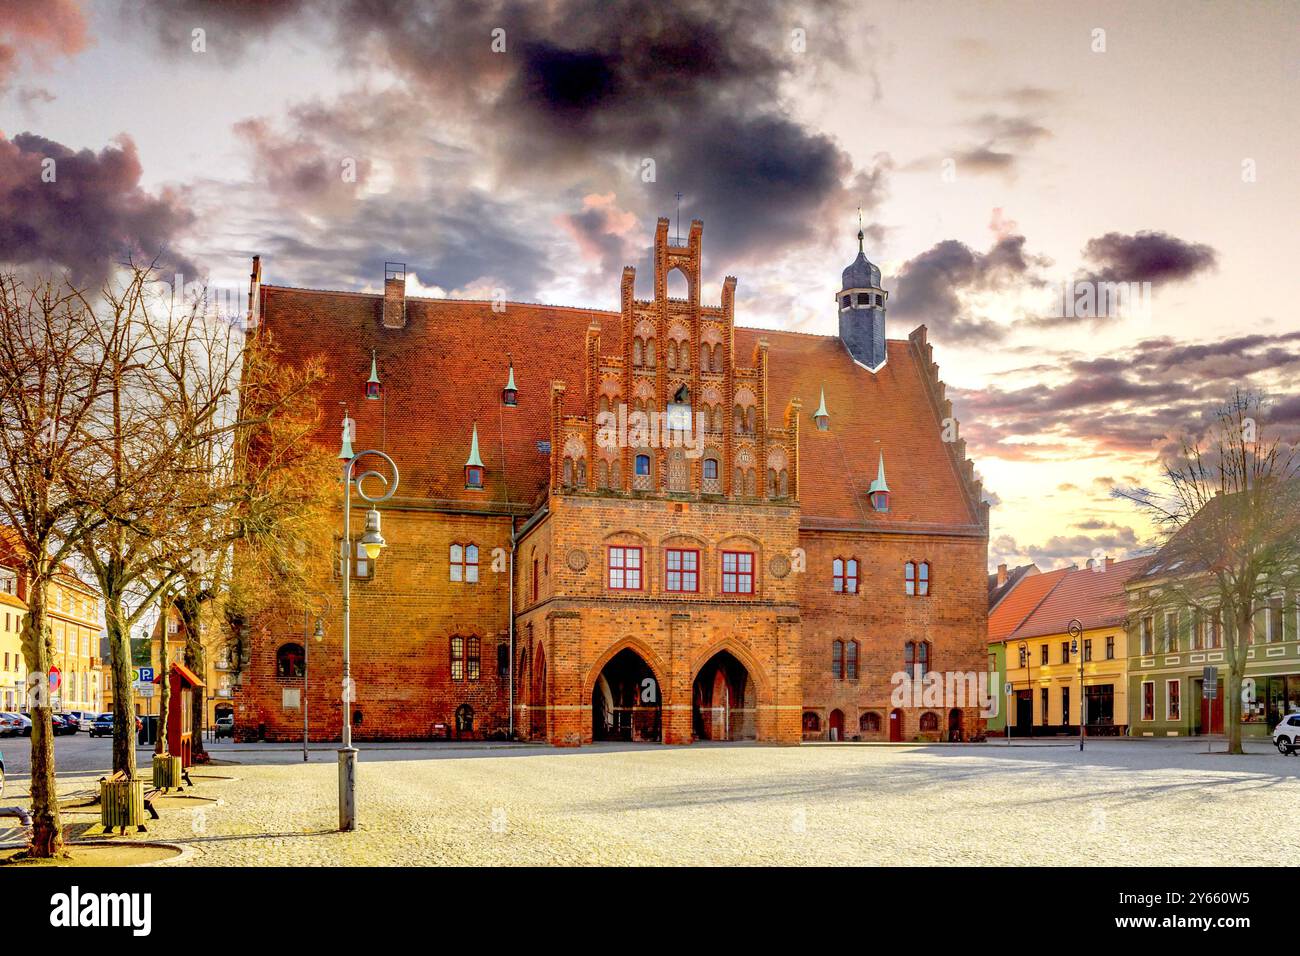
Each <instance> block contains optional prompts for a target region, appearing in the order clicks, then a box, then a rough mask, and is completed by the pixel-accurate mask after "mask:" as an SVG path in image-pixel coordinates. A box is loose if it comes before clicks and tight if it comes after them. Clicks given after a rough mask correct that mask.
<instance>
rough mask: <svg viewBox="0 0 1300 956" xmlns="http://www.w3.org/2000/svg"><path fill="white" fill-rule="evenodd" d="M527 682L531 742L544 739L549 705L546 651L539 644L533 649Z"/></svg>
mask: <svg viewBox="0 0 1300 956" xmlns="http://www.w3.org/2000/svg"><path fill="white" fill-rule="evenodd" d="M530 663H531V666H532V670H531V672H530V674H529V680H530V681H531V682H532V692H531V693H530V694H529V695H528V735H529V736H530V737H531V738H532V739H533V740H544V739H545V738H546V708H547V705H548V704H550V700H548V699H547V691H546V649H545V648H543V647H542V645H541V644H540V643H539V644H538V645H537V646H536V647H535V648H534V649H533V659H532V661H531V662H530Z"/></svg>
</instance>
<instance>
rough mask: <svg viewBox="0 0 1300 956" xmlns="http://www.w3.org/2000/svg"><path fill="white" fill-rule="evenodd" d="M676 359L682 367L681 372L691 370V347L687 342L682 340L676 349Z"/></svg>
mask: <svg viewBox="0 0 1300 956" xmlns="http://www.w3.org/2000/svg"><path fill="white" fill-rule="evenodd" d="M677 361H678V363H679V364H680V365H681V367H682V371H683V372H689V371H690V370H691V347H690V345H689V344H688V343H686V342H682V343H681V345H679V346H678V349H677Z"/></svg>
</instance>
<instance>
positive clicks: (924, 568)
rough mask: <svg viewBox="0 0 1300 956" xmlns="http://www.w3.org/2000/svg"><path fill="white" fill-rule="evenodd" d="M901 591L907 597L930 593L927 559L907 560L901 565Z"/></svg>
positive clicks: (922, 595)
mask: <svg viewBox="0 0 1300 956" xmlns="http://www.w3.org/2000/svg"><path fill="white" fill-rule="evenodd" d="M903 593H904V594H906V595H907V596H908V597H918V596H919V597H925V596H926V595H927V594H929V593H930V562H929V561H919V562H918V561H908V562H907V563H906V564H905V565H903Z"/></svg>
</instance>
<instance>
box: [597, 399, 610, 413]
mask: <svg viewBox="0 0 1300 956" xmlns="http://www.w3.org/2000/svg"><path fill="white" fill-rule="evenodd" d="M607 411H609V396H608V395H602V396H600V403H599V407H598V408H597V412H599V413H601V414H603V413H605V412H607Z"/></svg>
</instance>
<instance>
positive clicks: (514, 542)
mask: <svg viewBox="0 0 1300 956" xmlns="http://www.w3.org/2000/svg"><path fill="white" fill-rule="evenodd" d="M518 546H519V539H518V538H517V537H516V536H515V516H514V515H511V516H510V566H509V568H508V573H507V575H506V577H507V578H508V579H509V586H510V598H509V602H508V604H507V608H508V613H509V615H510V666H509V668H508V669H507V671H506V674H507V675H508V676H509V678H510V696H509V698H508V700H509V702H510V739H511V740H514V739H515V548H517V547H518Z"/></svg>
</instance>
